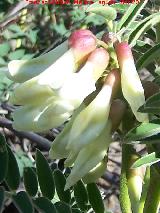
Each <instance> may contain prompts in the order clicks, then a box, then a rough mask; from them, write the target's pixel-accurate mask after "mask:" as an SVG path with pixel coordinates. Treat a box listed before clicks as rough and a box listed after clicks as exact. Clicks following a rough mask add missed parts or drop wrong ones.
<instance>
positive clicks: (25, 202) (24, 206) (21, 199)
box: [12, 191, 34, 213]
mask: <svg viewBox="0 0 160 213" xmlns="http://www.w3.org/2000/svg"><path fill="white" fill-rule="evenodd" d="M12 198H13V202H14V204H15V206H16V207H17V209H18V210H19V211H20V212H21V213H33V212H34V209H33V206H32V202H31V200H30V198H29V196H28V195H27V193H26V192H24V191H21V192H19V193H18V194H16V195H13V196H12Z"/></svg>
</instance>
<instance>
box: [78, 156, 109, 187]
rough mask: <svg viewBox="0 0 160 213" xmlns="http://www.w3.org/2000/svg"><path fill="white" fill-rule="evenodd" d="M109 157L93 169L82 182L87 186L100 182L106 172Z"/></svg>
mask: <svg viewBox="0 0 160 213" xmlns="http://www.w3.org/2000/svg"><path fill="white" fill-rule="evenodd" d="M106 166H107V157H104V159H103V160H102V161H101V162H100V163H98V164H97V165H96V166H95V167H94V168H93V169H91V170H90V171H89V172H88V174H86V175H85V176H84V177H83V178H82V180H83V182H84V183H85V184H88V183H93V182H95V181H97V180H98V178H100V177H101V176H102V175H103V174H104V173H105V171H106Z"/></svg>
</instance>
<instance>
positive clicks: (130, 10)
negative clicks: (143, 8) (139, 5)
mask: <svg viewBox="0 0 160 213" xmlns="http://www.w3.org/2000/svg"><path fill="white" fill-rule="evenodd" d="M135 7H136V5H135V4H132V5H130V7H129V8H128V10H127V11H126V12H125V13H124V15H123V16H122V18H121V19H120V21H119V23H118V30H120V29H122V28H123V27H126V26H127V24H128V22H127V20H128V19H129V17H130V16H131V15H133V11H134V9H135ZM131 17H132V16H131Z"/></svg>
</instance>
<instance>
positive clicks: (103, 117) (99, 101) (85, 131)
mask: <svg viewBox="0 0 160 213" xmlns="http://www.w3.org/2000/svg"><path fill="white" fill-rule="evenodd" d="M119 83H120V77H119V72H118V71H117V70H113V71H111V72H110V73H109V74H108V76H107V78H106V80H105V83H104V86H103V87H102V89H101V91H100V92H99V94H98V95H97V96H96V98H95V99H94V100H93V101H92V102H91V103H90V104H89V105H88V106H87V107H86V108H85V109H84V110H82V111H81V112H80V113H79V114H78V116H77V117H76V119H75V121H74V123H73V125H72V128H71V131H70V137H69V142H68V145H67V149H69V150H72V153H77V152H78V151H79V150H80V149H81V148H82V147H83V146H84V145H87V144H89V143H92V141H93V140H94V139H95V138H96V137H98V136H99V135H100V134H101V131H102V130H103V129H104V127H105V125H106V123H107V120H108V115H109V111H110V104H111V98H112V95H113V94H114V93H115V91H116V90H117V87H118V85H119ZM84 121H85V122H84Z"/></svg>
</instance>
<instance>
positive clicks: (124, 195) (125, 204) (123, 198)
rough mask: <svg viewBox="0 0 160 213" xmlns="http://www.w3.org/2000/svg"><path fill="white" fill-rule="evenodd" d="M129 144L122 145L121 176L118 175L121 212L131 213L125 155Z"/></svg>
mask: <svg viewBox="0 0 160 213" xmlns="http://www.w3.org/2000/svg"><path fill="white" fill-rule="evenodd" d="M128 146H129V145H125V144H124V145H122V167H121V176H120V196H119V201H120V206H121V210H122V213H131V203H130V199H129V194H128V186H127V170H128V165H127V158H126V157H127V155H128V153H127V152H128V149H129V147H128Z"/></svg>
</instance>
